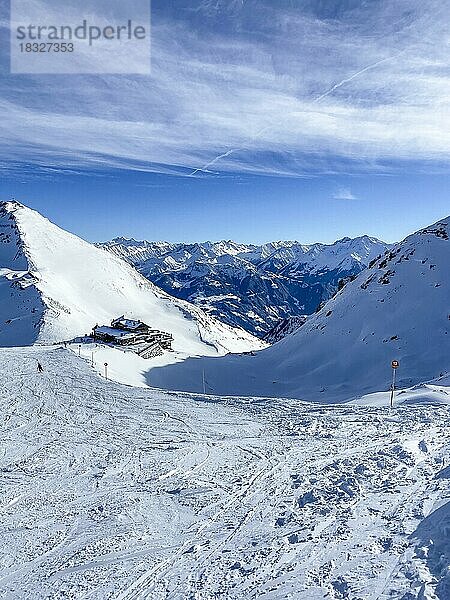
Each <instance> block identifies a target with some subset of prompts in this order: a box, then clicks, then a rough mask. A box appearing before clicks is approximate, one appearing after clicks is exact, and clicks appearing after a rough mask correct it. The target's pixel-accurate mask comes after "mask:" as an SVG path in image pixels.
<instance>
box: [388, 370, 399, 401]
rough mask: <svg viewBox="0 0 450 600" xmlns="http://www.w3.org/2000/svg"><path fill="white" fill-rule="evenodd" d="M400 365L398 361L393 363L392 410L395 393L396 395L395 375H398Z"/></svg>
mask: <svg viewBox="0 0 450 600" xmlns="http://www.w3.org/2000/svg"><path fill="white" fill-rule="evenodd" d="M399 366H400V363H399V362H398V360H393V361H392V362H391V367H392V385H391V403H390V404H391V408H392V407H393V406H394V393H395V375H396V373H397V369H398V368H399Z"/></svg>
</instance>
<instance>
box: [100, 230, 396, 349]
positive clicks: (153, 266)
mask: <svg viewBox="0 0 450 600" xmlns="http://www.w3.org/2000/svg"><path fill="white" fill-rule="evenodd" d="M100 246H101V247H103V248H106V249H107V250H108V251H110V252H112V253H114V254H116V255H117V256H120V257H121V258H124V259H125V260H127V261H128V262H129V263H130V264H132V265H133V266H134V267H135V268H137V269H138V271H139V272H140V273H142V274H143V275H144V276H145V277H146V278H147V279H149V280H150V281H152V282H153V283H155V284H156V285H158V286H159V287H161V288H162V289H164V290H165V291H166V292H168V293H170V294H171V295H174V296H176V297H178V298H181V299H183V300H187V301H189V302H192V303H194V304H196V305H197V306H200V307H201V308H202V309H204V310H205V311H206V312H207V313H208V314H210V315H213V316H215V317H217V318H219V319H220V320H222V321H224V322H226V323H228V324H229V325H231V326H239V327H242V328H244V329H246V330H247V331H249V332H250V333H252V334H253V335H257V336H258V337H262V338H263V337H264V335H266V334H267V333H268V332H269V331H270V330H271V329H272V328H273V327H276V326H277V324H278V323H280V322H281V321H282V320H283V319H289V318H292V317H296V316H301V315H303V314H311V313H313V312H314V311H315V310H316V308H317V306H318V305H320V304H321V303H322V302H323V301H324V300H327V299H328V298H329V297H330V296H332V295H333V294H334V293H335V292H336V291H337V289H338V285H339V281H340V280H341V279H344V278H348V277H349V276H354V275H356V274H357V273H359V272H360V271H361V270H362V269H364V268H366V266H367V265H368V263H369V262H370V261H371V260H373V258H375V256H377V255H379V254H380V253H383V252H384V251H385V250H386V249H387V248H390V247H392V245H390V244H386V243H385V242H382V241H380V240H378V239H377V238H374V237H371V236H368V235H364V236H359V237H357V238H353V239H352V238H348V237H344V238H342V239H340V240H338V241H336V242H334V243H333V244H322V243H315V244H309V245H306V244H301V243H300V242H297V241H289V240H285V241H283V240H280V241H276V242H268V243H266V244H261V245H256V244H240V243H237V242H234V241H233V240H220V241H218V242H211V241H207V242H202V243H190V244H185V243H171V242H150V241H148V240H144V241H138V240H134V239H128V238H121V237H119V238H115V239H114V240H111V241H110V242H105V243H102V244H100Z"/></svg>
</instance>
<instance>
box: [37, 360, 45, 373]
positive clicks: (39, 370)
mask: <svg viewBox="0 0 450 600" xmlns="http://www.w3.org/2000/svg"><path fill="white" fill-rule="evenodd" d="M37 370H38V373H43V372H44V369H43V368H42V365H41V363H40V362H39V361H38V364H37Z"/></svg>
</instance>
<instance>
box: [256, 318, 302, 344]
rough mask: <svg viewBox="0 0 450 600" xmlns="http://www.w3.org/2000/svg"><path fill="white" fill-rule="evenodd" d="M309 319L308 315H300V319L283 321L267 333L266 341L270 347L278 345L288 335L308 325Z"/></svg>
mask: <svg viewBox="0 0 450 600" xmlns="http://www.w3.org/2000/svg"><path fill="white" fill-rule="evenodd" d="M307 318H308V316H307V315H300V316H299V317H288V318H287V319H283V320H282V321H280V322H279V323H278V325H275V327H272V329H271V330H270V331H269V332H268V333H266V335H265V336H264V341H265V342H267V343H268V344H270V345H272V344H276V343H277V342H279V341H280V340H282V339H283V338H285V337H286V336H287V335H289V334H291V333H294V332H295V331H297V329H299V328H300V327H301V326H302V325H304V324H305V323H306V320H307Z"/></svg>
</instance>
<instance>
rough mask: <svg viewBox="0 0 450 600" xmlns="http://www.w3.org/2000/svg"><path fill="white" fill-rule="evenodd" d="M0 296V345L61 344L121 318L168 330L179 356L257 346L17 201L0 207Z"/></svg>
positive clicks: (1, 204)
mask: <svg viewBox="0 0 450 600" xmlns="http://www.w3.org/2000/svg"><path fill="white" fill-rule="evenodd" d="M0 297H1V300H2V302H1V303H0V345H14V346H20V345H29V344H32V343H54V342H61V341H63V340H67V339H72V338H73V337H76V336H79V335H84V334H85V333H89V332H90V330H91V328H92V327H93V326H94V325H95V324H96V323H98V322H99V323H108V322H110V320H111V319H112V318H115V317H118V316H120V315H121V314H125V313H126V314H128V315H130V316H132V317H135V318H139V319H142V320H144V321H146V322H148V323H149V324H150V325H151V326H153V327H156V328H160V329H162V330H163V331H169V332H170V333H173V332H175V333H176V335H175V336H174V337H175V347H176V349H177V351H179V352H186V353H187V354H200V355H201V354H211V353H213V354H215V353H225V352H228V351H242V350H245V349H249V348H250V349H251V348H260V347H261V343H260V342H259V341H258V340H256V339H255V338H253V337H252V336H251V335H249V334H248V333H247V332H244V331H241V330H238V329H237V328H235V329H232V328H230V327H228V326H227V325H224V324H223V323H220V322H218V321H217V320H215V319H213V318H211V317H209V316H208V315H206V314H205V313H203V311H201V309H199V308H198V307H195V306H193V305H190V304H189V303H187V302H185V301H183V300H178V299H175V298H172V297H171V296H170V295H169V294H167V292H164V291H163V290H160V289H159V288H157V286H155V285H154V284H153V283H151V282H150V281H148V280H147V279H145V278H144V277H143V276H142V275H140V274H139V273H138V272H137V271H136V270H135V269H134V268H133V267H132V266H131V265H130V264H129V263H127V262H125V261H123V260H122V259H121V258H119V257H117V256H113V255H112V254H111V253H109V252H107V251H106V250H105V249H102V248H98V247H96V246H94V245H92V244H90V243H89V242H86V241H84V240H82V239H81V238H79V237H77V236H76V235H74V234H72V233H69V232H67V231H65V230H63V229H61V228H59V227H58V226H56V225H55V224H53V223H52V222H51V221H49V220H48V219H47V218H45V217H43V216H42V215H40V214H39V213H38V212H37V211H34V210H31V209H29V208H27V207H26V206H24V205H23V204H20V203H18V202H11V201H10V202H2V203H0Z"/></svg>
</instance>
